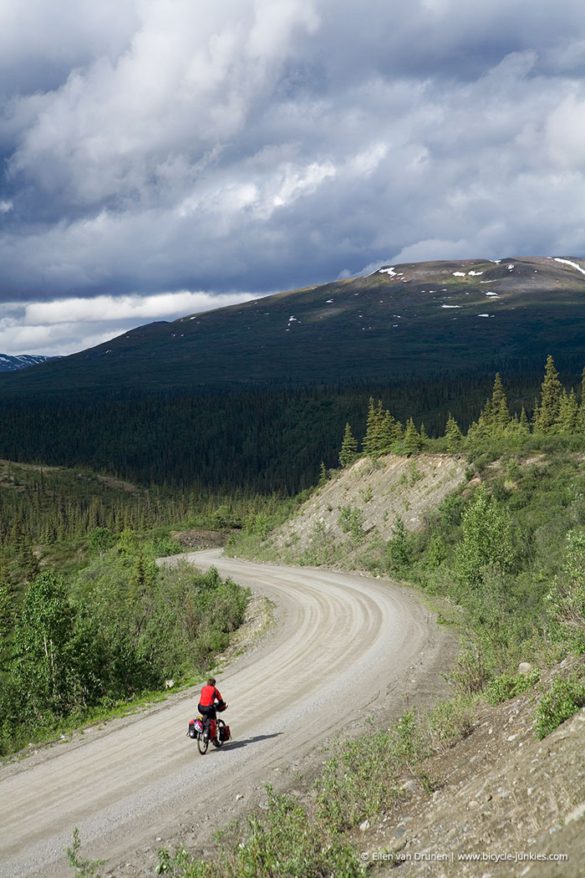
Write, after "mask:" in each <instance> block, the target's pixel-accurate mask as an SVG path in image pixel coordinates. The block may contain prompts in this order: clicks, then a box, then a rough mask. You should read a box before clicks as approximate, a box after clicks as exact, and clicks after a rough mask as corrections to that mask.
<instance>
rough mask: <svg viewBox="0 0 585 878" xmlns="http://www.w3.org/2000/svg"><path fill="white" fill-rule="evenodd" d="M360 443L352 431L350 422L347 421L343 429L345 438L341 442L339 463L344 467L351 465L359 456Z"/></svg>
mask: <svg viewBox="0 0 585 878" xmlns="http://www.w3.org/2000/svg"><path fill="white" fill-rule="evenodd" d="M357 450H358V444H357V439H356V438H355V436H354V435H353V433H352V431H351V427H350V425H349V423H346V425H345V430H344V431H343V440H342V442H341V450H340V452H339V464H340V466H342V467H345V466H351V464H352V463H353V462H354V460H355V459H356V457H357Z"/></svg>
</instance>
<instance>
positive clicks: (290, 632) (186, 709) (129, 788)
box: [0, 550, 452, 878]
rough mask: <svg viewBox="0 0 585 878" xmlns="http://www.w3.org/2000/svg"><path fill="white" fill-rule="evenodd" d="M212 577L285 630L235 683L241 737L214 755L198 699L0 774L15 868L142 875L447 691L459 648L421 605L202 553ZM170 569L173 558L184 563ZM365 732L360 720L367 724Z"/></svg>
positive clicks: (343, 581) (1, 812)
mask: <svg viewBox="0 0 585 878" xmlns="http://www.w3.org/2000/svg"><path fill="white" fill-rule="evenodd" d="M180 557H183V558H185V557H186V558H188V559H189V561H191V562H193V563H194V564H197V566H198V567H200V568H205V569H206V568H209V567H210V566H212V565H215V566H216V567H217V568H218V570H219V572H220V573H221V574H222V575H228V576H231V577H232V578H234V579H236V580H237V581H238V582H240V583H241V584H242V585H248V586H251V587H252V588H253V589H254V591H255V592H257V593H259V594H262V595H265V596H266V597H268V598H270V599H271V600H272V601H274V603H275V604H276V607H277V610H276V616H277V624H276V625H275V626H274V627H273V628H272V630H271V632H270V633H269V634H268V635H267V636H266V637H265V638H264V639H263V640H262V641H261V642H260V643H259V644H258V645H257V646H256V647H255V648H253V649H252V651H250V652H249V653H248V654H246V655H244V656H242V657H241V658H239V659H238V660H237V661H236V662H235V663H234V664H233V665H232V666H231V667H230V668H229V669H228V670H227V671H226V672H225V673H224V674H222V675H221V679H220V681H219V682H220V685H221V690H222V693H223V694H224V697H225V698H226V700H227V701H228V702H229V706H230V711H229V714H230V716H229V721H230V724H231V725H232V729H233V732H234V740H233V741H230V743H229V744H227V745H226V746H225V747H224V748H223V749H222V750H221V751H217V752H212V753H210V754H208V755H207V756H206V757H205V759H202V758H201V757H200V756H199V755H198V753H197V752H196V748H195V747H194V746H193V742H192V741H191V739H190V738H188V737H187V736H186V734H185V732H186V728H187V721H188V720H189V719H190V718H191V716H192V715H193V712H194V710H195V706H196V703H197V698H196V696H197V690H190V691H189V692H187V693H184V694H181V695H180V696H174V697H173V698H171V699H170V700H169V701H167V702H165V703H164V704H162V705H159V706H156V707H154V708H152V709H150V710H149V711H146V712H145V713H144V712H143V713H141V714H139V715H136V716H133V717H130V718H125V719H122V720H115V721H112V722H111V723H109V724H108V725H107V726H105V727H104V728H102V729H92V730H88V731H87V732H86V733H85V734H84V735H80V736H77V737H76V739H75V740H73V741H71V742H68V743H63V744H60V745H57V746H55V747H52V748H50V749H47V750H45V751H40V752H39V753H37V754H36V755H33V756H31V757H29V758H27V759H24V760H22V761H20V762H16V763H13V764H9V765H6V766H4V767H3V768H2V769H1V770H0V825H1V826H2V833H1V837H0V864H1V865H0V874H1V875H2V876H6V878H8V876H10V878H21V876H39V875H42V876H44V878H51V876H60V878H61V876H63V875H65V874H67V867H66V866H65V862H64V860H65V858H64V851H65V848H66V846H67V845H68V844H70V843H71V837H72V831H73V828H74V827H75V826H78V827H79V830H80V833H81V839H82V845H83V854H84V856H88V857H96V858H103V859H105V860H106V861H107V866H108V867H109V868H115V872H116V874H124V875H143V874H145V872H146V871H147V870H148V868H150V867H151V866H152V863H153V862H154V860H155V857H156V850H157V848H159V847H161V846H163V845H170V846H172V845H173V844H174V843H176V842H179V841H185V840H187V841H188V842H190V843H193V844H200V843H202V842H205V841H206V840H209V839H210V837H211V836H212V834H213V832H214V831H215V830H217V829H218V828H219V827H220V826H221V825H222V824H223V823H225V822H227V821H228V820H229V819H231V818H233V817H236V816H239V815H240V814H242V813H244V810H245V809H247V808H249V807H250V806H251V805H253V804H255V803H257V802H258V801H259V800H260V799H261V798H262V797H263V796H264V795H265V794H264V786H265V784H266V783H272V784H273V785H274V786H275V787H276V788H277V789H280V788H284V787H286V786H287V784H290V783H291V782H292V781H293V779H294V773H295V770H297V769H300V768H303V769H307V768H310V767H311V765H312V760H314V761H316V760H322V759H323V753H320V754H319V753H316V752H315V749H316V744H317V743H319V742H320V741H325V740H326V739H327V738H328V737H330V736H331V734H332V733H336V732H339V731H342V730H344V728H345V727H350V726H351V725H352V724H355V723H356V722H358V723H359V722H360V721H363V719H364V717H366V716H367V715H372V713H374V714H379V718H380V719H381V717H382V716H384V717H385V718H386V717H388V716H390V715H395V714H398V713H400V712H401V711H402V710H404V708H405V705H406V704H411V703H412V702H413V701H414V700H421V699H422V700H424V699H425V698H426V697H432V694H433V692H435V691H436V690H438V689H439V688H441V686H442V685H444V684H443V683H442V682H441V671H442V670H443V669H444V666H445V662H446V656H447V655H448V654H450V653H451V651H452V650H451V647H452V640H451V638H450V636H449V634H448V633H447V632H445V629H444V628H440V627H438V626H437V625H436V624H435V623H434V621H433V619H432V617H431V614H430V613H429V612H428V610H427V609H426V608H425V607H424V606H423V605H422V604H421V602H420V601H419V600H418V599H417V597H416V596H415V595H414V594H413V593H411V592H409V591H407V590H405V589H402V588H400V587H398V586H395V585H392V584H389V583H388V582H384V581H381V580H375V579H369V578H367V577H362V576H359V575H350V574H344V573H337V572H330V571H326V570H317V569H311V568H293V567H278V566H270V565H263V564H255V563H251V562H246V561H241V560H239V559H227V558H223V557H222V556H221V552H220V551H218V550H210V551H205V552H198V553H192V554H190V555H187V556H180ZM175 560H176V559H165V561H164V562H163V563H175ZM354 728H355V725H354Z"/></svg>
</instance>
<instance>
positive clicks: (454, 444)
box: [445, 412, 463, 453]
mask: <svg viewBox="0 0 585 878" xmlns="http://www.w3.org/2000/svg"><path fill="white" fill-rule="evenodd" d="M445 439H446V441H447V451H450V452H451V453H453V452H455V451H458V450H459V448H460V447H461V442H462V440H463V435H462V433H461V430H460V429H459V424H458V423H457V421H456V420H455V418H454V417H453V415H452V414H451V413H450V412H449V417H448V419H447V426H446V427H445Z"/></svg>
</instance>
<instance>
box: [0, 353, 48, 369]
mask: <svg viewBox="0 0 585 878" xmlns="http://www.w3.org/2000/svg"><path fill="white" fill-rule="evenodd" d="M54 359H57V358H56V357H49V356H45V355H43V354H0V372H16V371H18V370H20V369H30V368H31V367H32V366H39V365H41V364H42V363H46V362H47V361H48V360H54Z"/></svg>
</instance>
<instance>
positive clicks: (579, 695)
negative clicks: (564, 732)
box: [534, 677, 585, 739]
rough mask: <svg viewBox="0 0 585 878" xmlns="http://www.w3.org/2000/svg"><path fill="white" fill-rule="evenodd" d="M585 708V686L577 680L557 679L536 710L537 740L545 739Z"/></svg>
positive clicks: (535, 726)
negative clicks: (580, 709)
mask: <svg viewBox="0 0 585 878" xmlns="http://www.w3.org/2000/svg"><path fill="white" fill-rule="evenodd" d="M583 706H585V685H584V684H583V683H582V682H581V681H580V680H577V679H576V678H574V677H573V678H569V679H567V680H563V679H557V680H555V681H554V683H553V684H552V685H551V687H550V688H549V690H548V692H547V693H546V695H544V696H543V697H542V698H541V700H540V702H539V704H538V707H537V709H536V717H535V725H534V731H535V733H536V737H537V738H540V739H542V738H545V737H546V736H547V735H550V733H551V732H554V730H555V729H556V728H558V727H559V726H560V725H561V723H564V722H565V720H567V719H569V718H570V717H572V716H573V714H575V713H577V711H578V710H579V708H581V707H583Z"/></svg>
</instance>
